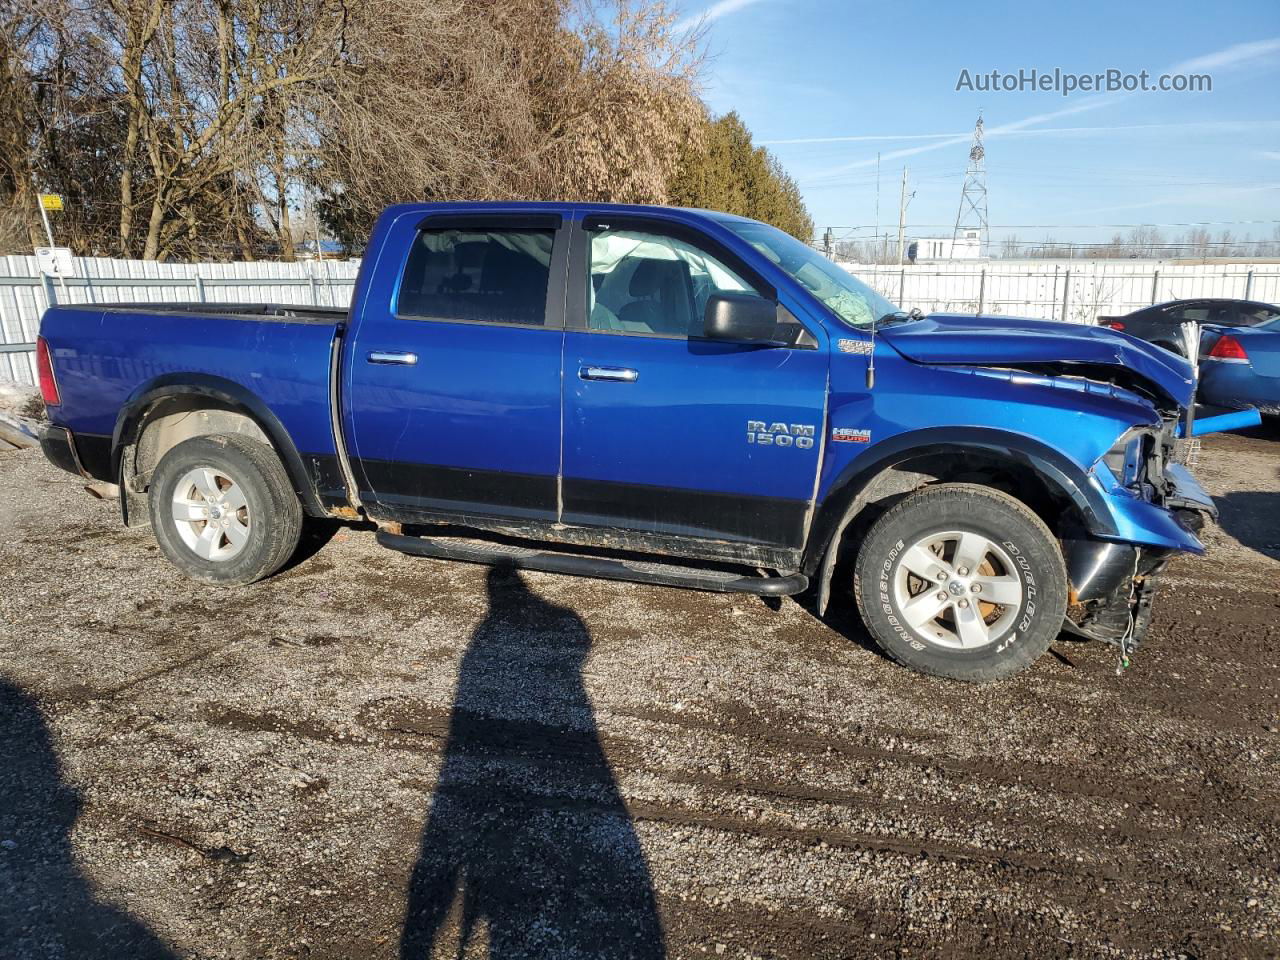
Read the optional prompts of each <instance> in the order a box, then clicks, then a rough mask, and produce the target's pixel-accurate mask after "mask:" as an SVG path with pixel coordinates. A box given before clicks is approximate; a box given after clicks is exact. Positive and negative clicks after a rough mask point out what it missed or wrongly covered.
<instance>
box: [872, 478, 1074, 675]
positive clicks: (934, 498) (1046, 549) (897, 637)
mask: <svg viewBox="0 0 1280 960" xmlns="http://www.w3.org/2000/svg"><path fill="white" fill-rule="evenodd" d="M854 593H855V596H856V598H857V602H858V609H859V611H861V613H862V618H863V620H864V621H865V622H866V625H867V628H868V629H869V630H870V631H871V634H872V636H873V637H874V638H875V640H876V642H877V643H878V644H879V646H880V648H881V649H882V650H884V652H885V653H886V654H888V655H889V656H890V657H892V658H893V659H894V660H897V661H898V662H900V663H903V664H905V665H907V666H909V667H912V668H914V669H916V670H919V671H921V672H923V673H930V674H934V675H936V676H941V677H950V678H952V679H955V680H972V681H986V680H999V679H1002V678H1004V677H1008V676H1012V675H1013V674H1015V673H1018V672H1020V671H1022V670H1025V669H1026V668H1027V667H1028V666H1030V665H1031V663H1032V662H1033V661H1034V660H1036V658H1038V657H1039V656H1040V655H1041V654H1042V653H1044V651H1045V650H1047V649H1048V647H1049V644H1050V643H1051V642H1053V640H1054V638H1055V637H1057V635H1058V633H1059V631H1060V630H1061V628H1062V620H1063V616H1064V614H1065V611H1066V605H1067V573H1066V567H1065V565H1064V564H1063V561H1062V552H1061V551H1060V550H1059V548H1058V543H1057V541H1056V540H1055V539H1054V536H1053V534H1052V533H1051V532H1050V531H1049V528H1048V527H1046V526H1045V524H1044V521H1042V520H1041V519H1040V518H1039V517H1038V516H1036V515H1035V514H1034V513H1033V512H1032V511H1031V510H1030V509H1028V508H1027V506H1026V505H1025V504H1023V503H1022V502H1021V501H1019V500H1016V499H1014V498H1013V497H1011V496H1009V495H1008V494H1006V493H1002V492H1001V491H999V490H994V489H992V488H990V487H984V486H979V485H975V484H965V483H948V484H939V485H937V486H933V487H928V488H926V489H924V490H921V491H919V492H918V493H914V494H912V495H911V496H909V497H907V498H906V499H904V500H903V501H902V502H901V503H899V504H897V505H896V506H894V507H893V508H892V509H890V510H889V511H887V512H886V513H885V514H884V516H882V517H881V518H880V519H879V520H877V521H876V523H875V524H874V525H873V526H872V527H871V530H870V531H869V532H868V534H867V537H866V539H865V540H864V541H863V543H862V545H861V548H860V549H859V551H858V559H857V563H856V565H855V575H854Z"/></svg>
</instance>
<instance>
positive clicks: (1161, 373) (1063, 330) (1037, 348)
mask: <svg viewBox="0 0 1280 960" xmlns="http://www.w3.org/2000/svg"><path fill="white" fill-rule="evenodd" d="M878 334H879V336H881V337H883V338H884V339H885V340H886V341H887V342H888V343H889V344H890V345H891V346H892V347H893V348H894V349H895V350H897V351H898V352H899V353H900V354H902V355H903V356H904V357H906V358H907V359H908V360H912V361H914V362H915V363H934V364H963V365H965V366H979V367H1016V368H1021V369H1026V368H1041V369H1042V370H1043V369H1044V368H1046V367H1050V368H1057V372H1060V373H1063V374H1068V375H1069V374H1071V373H1072V372H1073V371H1072V369H1071V368H1072V367H1074V366H1077V365H1078V366H1079V367H1080V369H1079V371H1078V373H1079V375H1080V376H1086V377H1091V378H1094V379H1097V378H1098V377H1097V370H1096V368H1098V367H1116V368H1119V370H1123V371H1128V372H1129V373H1130V374H1132V375H1135V376H1136V377H1138V378H1139V379H1141V380H1143V381H1145V382H1146V383H1147V384H1149V385H1150V386H1151V387H1152V388H1154V389H1155V390H1156V391H1157V392H1159V393H1161V394H1163V395H1164V396H1165V397H1167V398H1168V399H1170V400H1172V401H1173V402H1174V403H1176V404H1177V405H1178V406H1180V407H1185V406H1186V405H1187V404H1189V403H1190V402H1191V398H1192V392H1193V380H1192V370H1191V364H1190V363H1188V362H1187V361H1186V360H1184V359H1182V358H1181V357H1179V356H1175V355H1174V354H1172V353H1170V352H1169V351H1167V350H1164V349H1162V348H1160V347H1157V346H1155V345H1153V344H1150V343H1146V342H1144V341H1142V340H1138V339H1137V338H1135V337H1131V336H1129V335H1128V334H1125V333H1119V332H1118V331H1115V330H1109V329H1107V328H1106V327H1092V326H1086V325H1084V324H1078V323H1059V322H1057V321H1054V320H1031V319H1026V318H1022V317H995V316H973V315H972V314H947V313H935V314H930V315H929V316H927V317H924V318H922V319H920V320H913V321H910V322H907V323H894V324H891V325H888V326H885V327H883V328H881V329H880V331H878ZM1089 368H1094V370H1093V371H1091V370H1090V369H1089ZM1044 372H1050V371H1048V370H1045V371H1044ZM1120 379H1121V380H1123V379H1125V378H1124V377H1121V378H1120Z"/></svg>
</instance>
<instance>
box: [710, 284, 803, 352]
mask: <svg viewBox="0 0 1280 960" xmlns="http://www.w3.org/2000/svg"><path fill="white" fill-rule="evenodd" d="M777 328H778V307H777V304H775V303H773V302H772V301H771V300H763V299H761V298H760V297H755V296H752V295H751V294H748V293H715V294H712V295H711V296H710V297H708V298H707V309H706V311H705V312H704V313H703V315H702V331H703V336H705V337H706V338H707V339H709V340H732V341H734V342H736V343H760V344H776V345H778V346H783V345H784V344H783V343H782V341H780V340H779V339H778V337H777Z"/></svg>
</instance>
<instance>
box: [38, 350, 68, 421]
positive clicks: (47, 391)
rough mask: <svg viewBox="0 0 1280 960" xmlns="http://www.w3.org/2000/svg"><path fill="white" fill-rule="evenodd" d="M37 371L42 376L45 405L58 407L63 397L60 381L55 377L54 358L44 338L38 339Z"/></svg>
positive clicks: (41, 385) (42, 394) (41, 383)
mask: <svg viewBox="0 0 1280 960" xmlns="http://www.w3.org/2000/svg"><path fill="white" fill-rule="evenodd" d="M36 370H37V371H38V372H39V374H40V396H42V397H44V405H45V406H46V407H56V406H58V404H60V403H62V397H61V396H60V395H59V393H58V381H57V380H55V379H54V377H53V357H52V356H50V354H49V344H48V343H46V342H45V339H44V337H36Z"/></svg>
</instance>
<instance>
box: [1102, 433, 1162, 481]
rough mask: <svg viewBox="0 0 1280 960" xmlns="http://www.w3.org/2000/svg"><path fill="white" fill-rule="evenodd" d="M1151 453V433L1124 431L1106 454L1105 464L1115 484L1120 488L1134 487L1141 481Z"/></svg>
mask: <svg viewBox="0 0 1280 960" xmlns="http://www.w3.org/2000/svg"><path fill="white" fill-rule="evenodd" d="M1150 451H1151V431H1149V430H1147V429H1145V428H1139V427H1134V428H1133V429H1132V430H1126V431H1125V432H1124V433H1123V434H1121V436H1120V439H1119V440H1117V441H1116V442H1115V443H1114V444H1113V445H1112V447H1111V449H1110V450H1108V451H1107V452H1106V453H1104V454H1103V455H1102V462H1103V463H1104V464H1106V467H1107V469H1108V470H1110V471H1111V474H1112V476H1114V477H1115V478H1116V482H1117V483H1119V484H1120V486H1122V487H1132V486H1136V485H1137V484H1138V483H1139V482H1140V481H1141V480H1142V479H1143V476H1142V475H1143V467H1144V466H1146V462H1147V457H1148V456H1149V455H1150Z"/></svg>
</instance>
